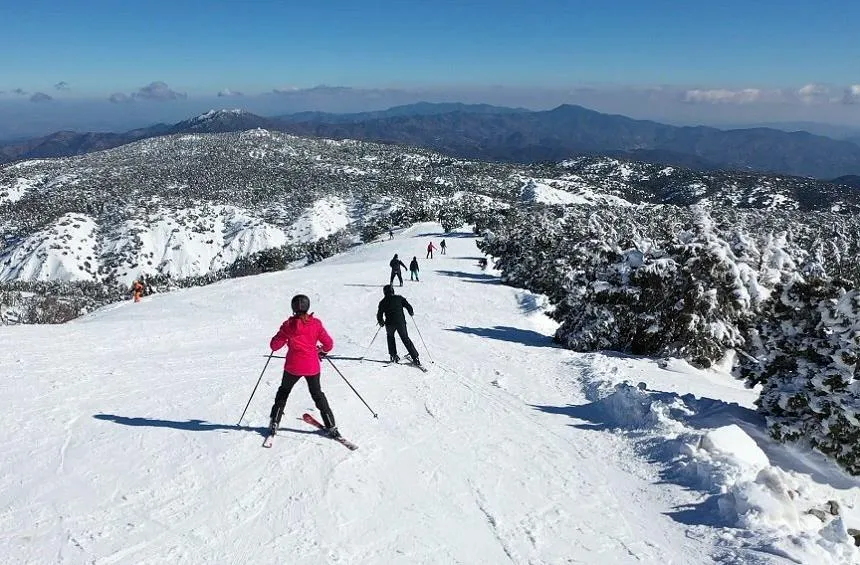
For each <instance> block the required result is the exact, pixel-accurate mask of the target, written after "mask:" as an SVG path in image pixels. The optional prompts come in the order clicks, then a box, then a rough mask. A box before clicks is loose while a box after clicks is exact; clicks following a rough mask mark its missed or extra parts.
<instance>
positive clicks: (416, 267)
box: [409, 259, 418, 273]
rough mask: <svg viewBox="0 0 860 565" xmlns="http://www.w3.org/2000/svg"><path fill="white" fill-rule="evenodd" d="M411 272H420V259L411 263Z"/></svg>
mask: <svg viewBox="0 0 860 565" xmlns="http://www.w3.org/2000/svg"><path fill="white" fill-rule="evenodd" d="M409 270H410V271H415V272H416V273H417V272H418V259H413V260H412V262H411V263H409Z"/></svg>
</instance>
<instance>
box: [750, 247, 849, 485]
mask: <svg viewBox="0 0 860 565" xmlns="http://www.w3.org/2000/svg"><path fill="white" fill-rule="evenodd" d="M805 271H806V273H805V274H806V276H805V277H803V278H801V277H796V278H795V279H794V280H792V281H790V282H788V283H787V284H785V285H781V286H780V288H779V289H778V296H777V297H776V298H777V299H776V300H772V301H770V302H769V303H768V306H769V307H768V309H767V310H766V311H765V312H763V316H762V318H761V319H760V322H759V324H758V327H757V331H756V332H755V335H754V337H753V339H751V340H750V341H749V344H750V345H753V344H754V345H755V348H754V349H753V348H752V347H750V353H751V354H752V355H754V357H755V359H753V358H747V357H743V358H741V359H740V363H739V366H738V368H737V370H736V373H737V374H738V375H739V376H741V377H743V378H746V379H747V383H748V384H749V385H755V384H761V385H762V386H763V389H762V392H761V395H760V396H759V399H758V400H757V404H758V407H759V411H760V412H761V413H763V414H764V415H765V417H766V419H767V423H768V428H769V430H770V433H771V434H772V435H773V437H774V438H776V439H778V440H780V441H805V442H807V443H809V444H810V445H811V446H813V447H815V448H816V449H818V450H820V451H821V452H822V453H825V454H826V455H829V456H831V457H833V458H834V459H835V460H836V461H837V462H838V463H839V464H840V465H842V466H843V467H844V468H845V469H846V470H848V471H849V472H851V473H852V474H855V475H857V474H860V419H858V415H860V380H858V379H860V374H858V363H857V361H858V351H860V291H858V290H857V289H855V288H852V287H853V286H854V285H853V283H850V282H849V281H845V280H842V279H836V280H834V279H830V278H828V277H827V275H826V274H824V271H823V269H822V268H821V266H820V265H818V264H810V265H808V266H807V268H806V269H805Z"/></svg>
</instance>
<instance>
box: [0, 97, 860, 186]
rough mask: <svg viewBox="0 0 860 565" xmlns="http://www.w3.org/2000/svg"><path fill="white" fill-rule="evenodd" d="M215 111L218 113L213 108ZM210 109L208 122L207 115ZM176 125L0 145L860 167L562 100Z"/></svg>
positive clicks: (0, 148) (835, 171)
mask: <svg viewBox="0 0 860 565" xmlns="http://www.w3.org/2000/svg"><path fill="white" fill-rule="evenodd" d="M210 114H211V115H210ZM206 115H209V118H210V119H207V120H201V119H200V118H201V116H206ZM201 116H197V117H195V118H191V119H189V120H184V121H182V122H178V123H176V124H172V125H165V124H156V125H154V126H151V127H147V128H139V129H136V130H131V131H129V132H125V133H92V132H91V133H74V132H57V133H55V134H51V135H50V136H46V137H43V138H37V139H33V140H27V141H24V142H16V143H11V144H5V145H0V163H2V162H12V161H17V160H23V159H31V158H43V157H57V156H71V155H80V154H85V153H87V152H90V151H94V150H102V149H108V148H111V147H117V146H120V145H124V144H125V143H130V142H134V141H137V140H140V139H146V138H150V137H156V136H159V135H164V134H167V133H225V132H231V131H244V130H248V129H255V128H264V129H267V130H270V131H281V132H286V133H292V134H295V135H300V136H314V137H323V138H332V139H357V140H363V141H372V142H377V143H386V144H404V145H409V146H417V147H425V148H428V149H431V150H434V151H439V152H443V153H446V154H448V155H451V156H453V157H460V158H467V159H481V160H496V161H505V162H512V163H530V162H538V161H561V160H564V159H568V158H571V157H574V156H578V155H595V154H608V155H616V156H622V155H627V156H632V157H636V156H643V157H645V158H647V159H649V160H654V161H657V162H660V163H663V164H667V165H680V166H689V167H694V168H697V169H699V170H705V171H707V170H714V169H732V170H750V171H758V172H769V173H779V174H791V175H799V176H809V177H814V178H821V179H829V178H836V177H841V176H845V175H852V174H860V144H858V143H856V141H858V140H854V139H847V140H837V139H831V138H828V137H824V136H820V135H814V134H810V133H807V132H786V131H782V130H777V129H772V128H761V127H759V128H746V129H731V130H722V129H718V128H713V127H709V126H672V125H667V124H662V123H660V122H656V121H652V120H637V119H633V118H629V117H626V116H623V115H619V114H604V113H600V112H596V111H594V110H590V109H588V108H584V107H582V106H577V105H573V104H563V105H560V106H557V107H556V108H553V109H551V110H545V111H529V110H524V109H521V108H505V107H498V106H491V105H486V104H461V103H444V104H434V103H427V102H423V103H417V104H411V105H404V106H395V107H393V108H389V109H388V110H383V111H379V112H362V113H355V114H329V113H322V112H300V113H296V114H290V115H282V116H276V117H263V116H258V115H256V114H252V113H250V112H245V111H241V112H240V113H237V114H235V113H234V114H231V113H230V112H229V111H225V110H220V111H216V110H213V111H212V112H207V113H206V114H202V115H201Z"/></svg>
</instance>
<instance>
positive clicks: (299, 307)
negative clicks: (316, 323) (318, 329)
mask: <svg viewBox="0 0 860 565" xmlns="http://www.w3.org/2000/svg"><path fill="white" fill-rule="evenodd" d="M290 307H291V308H292V309H293V313H294V314H307V313H308V310H310V309H311V299H310V298H308V297H307V296H305V295H304V294H297V295H295V296H293V299H292V300H291V301H290Z"/></svg>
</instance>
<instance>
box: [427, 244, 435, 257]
mask: <svg viewBox="0 0 860 565" xmlns="http://www.w3.org/2000/svg"><path fill="white" fill-rule="evenodd" d="M434 249H436V246H435V245H433V242H432V241H431V242H430V244H429V245H428V246H427V257H425V259H432V258H433V250H434Z"/></svg>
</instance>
